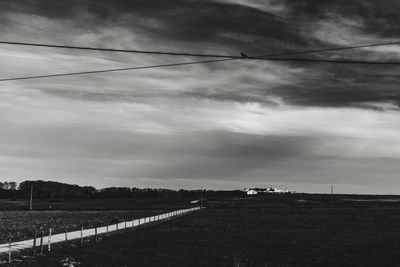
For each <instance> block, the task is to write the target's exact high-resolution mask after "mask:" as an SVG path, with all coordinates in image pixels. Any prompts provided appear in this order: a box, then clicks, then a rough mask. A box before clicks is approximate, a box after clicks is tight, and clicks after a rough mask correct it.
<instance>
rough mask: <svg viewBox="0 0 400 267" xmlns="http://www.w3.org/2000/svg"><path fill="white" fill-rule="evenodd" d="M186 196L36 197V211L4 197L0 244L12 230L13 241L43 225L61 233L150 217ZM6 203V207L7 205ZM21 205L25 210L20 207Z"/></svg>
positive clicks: (182, 204)
mask: <svg viewBox="0 0 400 267" xmlns="http://www.w3.org/2000/svg"><path fill="white" fill-rule="evenodd" d="M188 202H189V200H187V199H144V200H140V199H139V200H133V199H83V200H57V201H47V200H36V201H35V205H34V208H35V209H36V210H35V211H27V210H26V207H28V205H29V203H28V202H27V201H26V200H12V201H11V200H2V201H0V207H2V206H3V210H0V244H2V243H5V242H7V240H8V236H9V234H11V236H12V240H13V242H15V241H20V240H25V239H29V238H32V237H33V236H34V231H35V230H37V231H38V230H39V228H40V227H43V228H44V229H45V232H46V233H47V232H48V229H49V228H52V229H53V233H62V232H64V231H65V229H67V230H68V231H73V230H79V229H81V227H84V228H86V229H87V228H94V227H96V226H104V225H109V224H112V223H115V222H117V221H127V220H132V219H133V218H141V217H147V216H150V215H154V214H160V213H163V212H166V211H170V210H177V209H180V208H182V207H186V206H187V205H188V204H187V203H188ZM4 207H5V208H4ZM21 209H22V210H21Z"/></svg>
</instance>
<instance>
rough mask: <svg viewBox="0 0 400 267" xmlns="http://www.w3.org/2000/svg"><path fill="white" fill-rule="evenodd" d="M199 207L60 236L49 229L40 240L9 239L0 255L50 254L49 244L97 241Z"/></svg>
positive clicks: (1, 245)
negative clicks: (71, 241)
mask: <svg viewBox="0 0 400 267" xmlns="http://www.w3.org/2000/svg"><path fill="white" fill-rule="evenodd" d="M199 209H200V207H195V208H190V209H181V210H176V211H171V212H167V213H163V214H158V215H154V216H149V217H145V218H140V219H134V220H131V221H124V222H120V223H116V224H111V225H106V226H102V227H96V228H91V229H83V228H82V229H81V230H78V231H72V232H65V233H62V234H56V235H52V234H51V229H50V230H49V233H48V235H46V236H43V235H42V236H41V237H40V238H36V237H35V238H34V239H29V240H24V241H19V242H11V238H10V239H9V242H8V243H6V244H0V255H1V254H4V253H8V261H9V262H10V261H11V253H12V252H15V251H20V250H24V249H33V251H34V253H35V252H36V247H40V250H41V251H40V252H41V253H43V248H44V247H47V250H48V251H49V252H50V250H51V244H54V243H60V242H65V241H70V240H78V239H80V240H81V241H83V239H84V238H87V237H95V239H96V240H97V236H98V235H104V234H106V235H108V234H109V233H112V232H116V231H120V230H125V229H134V228H135V227H137V226H141V225H144V224H148V223H152V222H156V221H162V220H167V219H170V218H173V217H176V216H180V215H183V214H187V213H190V212H193V211H196V210H199Z"/></svg>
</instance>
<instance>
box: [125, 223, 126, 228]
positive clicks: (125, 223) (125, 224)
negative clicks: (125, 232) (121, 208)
mask: <svg viewBox="0 0 400 267" xmlns="http://www.w3.org/2000/svg"><path fill="white" fill-rule="evenodd" d="M125 229H126V221H125Z"/></svg>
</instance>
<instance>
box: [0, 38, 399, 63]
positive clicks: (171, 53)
mask: <svg viewBox="0 0 400 267" xmlns="http://www.w3.org/2000/svg"><path fill="white" fill-rule="evenodd" d="M0 44H6V45H20V46H35V47H47V48H60V49H77V50H92V51H103V52H121V53H136V54H152V55H169V56H190V57H214V58H232V59H241V58H242V57H241V56H234V55H223V54H199V53H186V52H165V51H148V50H131V49H116V48H100V47H87V46H70V45H55V44H43V43H28V42H11V41H0ZM396 44H400V41H396V42H386V43H375V44H363V45H353V46H342V47H331V48H323V49H313V50H302V51H295V52H286V53H279V54H270V55H263V56H255V57H249V58H250V59H265V58H268V57H278V56H290V55H300V54H310V53H319V52H328V51H339V50H349V49H358V48H366V47H378V46H387V45H396Z"/></svg>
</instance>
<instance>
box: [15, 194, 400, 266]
mask: <svg viewBox="0 0 400 267" xmlns="http://www.w3.org/2000/svg"><path fill="white" fill-rule="evenodd" d="M399 199H400V198H399V197H392V196H384V197H382V196H335V197H334V198H333V199H332V198H331V197H330V196H328V195H301V194H296V195H287V196H285V195H282V196H257V197H251V198H247V197H243V196H237V197H230V198H214V199H211V198H210V199H209V201H208V207H207V209H205V210H202V211H200V212H197V213H193V214H190V215H188V216H185V217H182V218H179V219H176V220H174V221H170V222H166V223H163V224H160V225H155V226H152V227H149V228H145V229H142V230H139V231H133V232H126V233H124V234H121V235H115V236H112V237H110V238H108V239H105V240H103V241H102V242H100V243H97V244H89V245H87V246H83V247H80V246H72V245H71V244H70V245H64V246H62V247H59V248H57V249H55V250H54V252H53V253H52V254H51V255H50V256H46V257H41V258H39V259H37V260H35V261H28V262H27V261H25V262H22V263H19V264H16V265H17V266H62V262H65V261H74V262H78V263H79V264H75V266H241V267H243V266H398V265H399V263H400V226H399V225H400V224H399V222H400V202H399ZM67 258H68V260H67Z"/></svg>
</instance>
